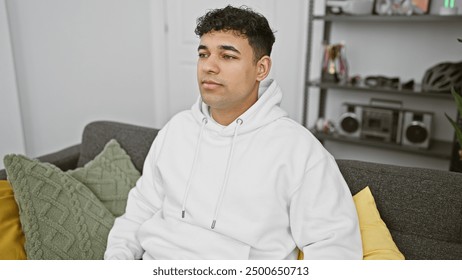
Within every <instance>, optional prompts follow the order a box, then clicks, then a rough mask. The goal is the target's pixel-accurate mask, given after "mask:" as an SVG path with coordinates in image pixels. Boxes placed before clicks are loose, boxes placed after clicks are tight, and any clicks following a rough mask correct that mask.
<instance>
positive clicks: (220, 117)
mask: <svg viewBox="0 0 462 280" xmlns="http://www.w3.org/2000/svg"><path fill="white" fill-rule="evenodd" d="M248 108H250V107H248ZM248 108H245V109H244V108H243V109H242V110H239V111H234V110H233V111H227V110H220V109H213V108H210V116H211V117H212V118H213V119H214V120H215V121H216V122H217V123H219V124H221V125H223V126H228V125H229V124H231V123H232V122H233V121H234V120H235V119H237V118H238V117H239V116H240V115H242V114H244V112H245V111H247V109H248Z"/></svg>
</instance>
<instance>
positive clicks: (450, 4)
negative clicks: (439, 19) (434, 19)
mask: <svg viewBox="0 0 462 280" xmlns="http://www.w3.org/2000/svg"><path fill="white" fill-rule="evenodd" d="M455 1H456V0H444V3H443V6H441V7H440V15H442V16H453V15H457V13H458V11H459V9H458V7H457V6H456V3H455Z"/></svg>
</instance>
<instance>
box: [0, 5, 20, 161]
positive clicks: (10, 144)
mask: <svg viewBox="0 0 462 280" xmlns="http://www.w3.org/2000/svg"><path fill="white" fill-rule="evenodd" d="M0 61H1V63H0V169H2V168H3V155H4V154H9V153H25V145H24V135H23V131H22V123H21V114H20V108H19V99H18V91H17V87H16V74H15V68H14V62H13V53H12V49H11V40H10V33H9V26H8V19H7V12H6V6H5V1H4V0H0Z"/></svg>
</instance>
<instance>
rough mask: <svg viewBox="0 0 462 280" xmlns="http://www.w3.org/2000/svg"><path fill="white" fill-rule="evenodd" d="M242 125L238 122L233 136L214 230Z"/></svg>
mask: <svg viewBox="0 0 462 280" xmlns="http://www.w3.org/2000/svg"><path fill="white" fill-rule="evenodd" d="M242 123H243V121H242V119H237V120H236V127H235V128H234V135H233V141H232V144H231V150H230V151H229V156H228V162H227V163H226V171H225V178H224V180H223V184H222V185H221V189H220V195H219V197H218V201H217V205H216V206H215V214H214V215H213V222H212V226H211V228H212V229H214V228H215V224H216V222H217V218H218V214H219V212H220V208H221V203H222V202H223V197H224V194H225V190H226V187H227V186H228V178H229V173H230V169H231V162H232V159H233V154H234V145H235V144H236V138H237V135H238V131H239V127H240V126H241V125H242Z"/></svg>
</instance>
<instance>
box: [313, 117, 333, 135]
mask: <svg viewBox="0 0 462 280" xmlns="http://www.w3.org/2000/svg"><path fill="white" fill-rule="evenodd" d="M314 128H315V130H316V131H317V132H320V133H324V134H332V133H334V132H335V125H334V123H333V122H331V121H330V120H328V119H325V118H319V119H318V120H317V121H316V125H315V127H314Z"/></svg>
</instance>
